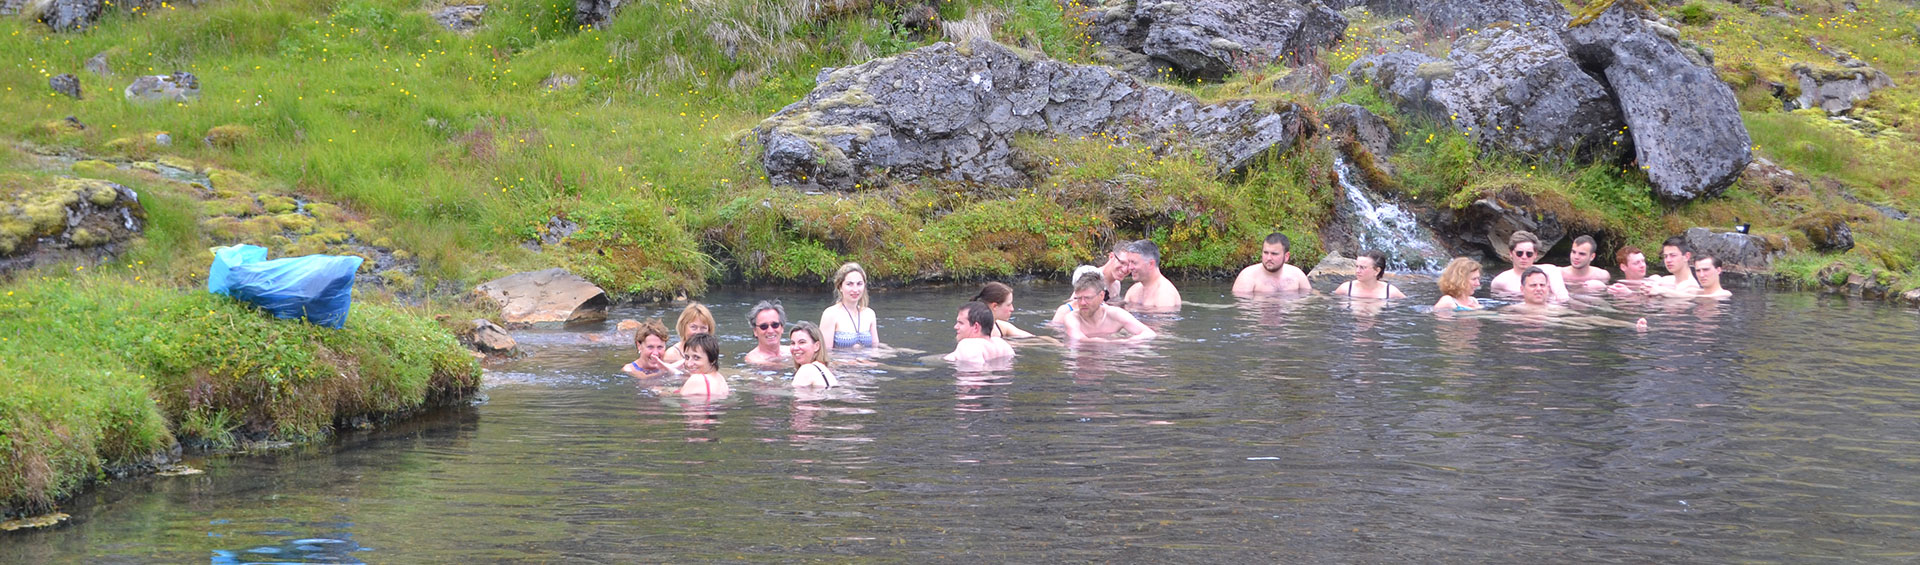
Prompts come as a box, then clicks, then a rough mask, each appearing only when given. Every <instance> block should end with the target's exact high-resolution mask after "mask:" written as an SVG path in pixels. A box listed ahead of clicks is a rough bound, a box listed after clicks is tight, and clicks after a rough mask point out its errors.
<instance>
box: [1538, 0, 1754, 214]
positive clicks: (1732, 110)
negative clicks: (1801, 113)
mask: <svg viewBox="0 0 1920 565" xmlns="http://www.w3.org/2000/svg"><path fill="white" fill-rule="evenodd" d="M1594 7H1595V8H1602V7H1604V8H1603V9H1601V10H1600V11H1599V12H1597V13H1595V14H1591V16H1592V17H1591V18H1583V19H1582V20H1580V21H1575V22H1573V23H1572V24H1570V25H1569V27H1568V28H1567V30H1566V31H1565V32H1563V33H1562V34H1561V38H1562V39H1563V40H1565V42H1566V45H1567V50H1568V51H1569V52H1570V53H1572V54H1573V56H1574V58H1575V59H1576V60H1579V61H1581V64H1582V67H1583V68H1586V69H1588V70H1589V71H1595V72H1597V73H1598V74H1599V76H1602V77H1604V78H1605V81H1606V84H1607V87H1608V88H1609V89H1610V90H1611V91H1612V92H1613V94H1614V100H1615V102H1617V103H1618V104H1619V105H1620V110H1621V112H1622V114H1623V116H1624V118H1625V121H1626V123H1627V126H1628V128H1629V132H1630V135H1632V137H1633V150H1634V156H1635V161H1636V162H1637V163H1639V165H1640V167H1641V168H1642V169H1643V170H1645V171H1646V173H1647V177H1648V179H1649V180H1650V181H1652V183H1653V187H1654V192H1655V194H1656V195H1657V196H1659V197H1661V198H1664V199H1668V200H1691V199H1694V198H1699V197H1703V196H1713V195H1716V194H1719V193H1720V191H1722V190H1725V189H1726V188H1727V186H1728V185H1731V184H1733V181H1734V179H1736V178H1738V177H1739V176H1740V173H1741V171H1743V170H1745V169H1746V166H1747V163H1748V162H1749V161H1752V159H1753V150H1752V146H1753V143H1752V140H1751V139H1750V138H1749V137H1748V136H1747V128H1746V125H1745V124H1744V123H1742V122H1741V121H1740V106H1739V103H1738V101H1737V100H1735V99H1734V96H1733V89H1731V88H1729V87H1728V86H1727V84H1726V83H1724V82H1721V81H1720V78H1719V77H1718V76H1717V75H1715V74H1714V72H1713V69H1712V68H1709V67H1703V66H1700V65H1696V64H1694V63H1693V62H1692V61H1690V60H1689V59H1688V58H1687V56H1686V55H1684V54H1682V53H1681V51H1680V49H1681V48H1680V47H1679V46H1678V45H1676V44H1674V43H1673V42H1672V41H1671V40H1669V39H1667V38H1664V37H1661V36H1660V35H1658V34H1656V33H1655V32H1654V31H1653V30H1652V29H1650V27H1649V26H1648V25H1647V21H1646V19H1644V18H1647V17H1653V16H1652V15H1651V14H1648V13H1646V12H1645V8H1643V7H1642V6H1641V4H1640V3H1639V2H1629V1H1609V2H1605V3H1599V2H1596V3H1595V4H1594Z"/></svg>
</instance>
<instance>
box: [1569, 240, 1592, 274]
mask: <svg viewBox="0 0 1920 565" xmlns="http://www.w3.org/2000/svg"><path fill="white" fill-rule="evenodd" d="M1567 263H1569V264H1571V265H1572V267H1573V268H1575V269H1585V268H1587V265H1588V264H1591V263H1593V245H1592V244H1587V243H1576V244H1574V245H1573V252H1572V253H1570V254H1568V258H1567Z"/></svg>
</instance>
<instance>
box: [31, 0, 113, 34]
mask: <svg viewBox="0 0 1920 565" xmlns="http://www.w3.org/2000/svg"><path fill="white" fill-rule="evenodd" d="M21 8H22V13H24V14H26V15H27V17H28V18H30V19H34V20H38V21H39V22H41V23H44V24H47V27H49V28H53V30H54V31H85V30H88V29H92V28H93V22H96V21H99V20H100V14H101V12H103V11H105V9H106V1H105V0H33V1H29V2H27V3H26V4H25V5H24V6H22V7H21Z"/></svg>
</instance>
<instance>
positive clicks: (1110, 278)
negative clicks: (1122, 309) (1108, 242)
mask: <svg viewBox="0 0 1920 565" xmlns="http://www.w3.org/2000/svg"><path fill="white" fill-rule="evenodd" d="M1132 247H1133V242H1132V241H1128V240H1124V239H1122V240H1120V241H1116V242H1113V248H1111V249H1108V250H1107V262H1106V263H1104V264H1102V265H1100V277H1101V278H1102V279H1103V280H1105V281H1107V284H1106V287H1105V290H1106V295H1107V298H1106V300H1107V302H1119V301H1120V300H1122V299H1124V298H1126V296H1127V294H1126V292H1124V291H1125V290H1126V286H1125V285H1126V279H1127V278H1129V277H1132V276H1133V268H1132V267H1130V266H1129V265H1131V263H1130V262H1129V261H1128V257H1129V256H1131V255H1132V254H1133V251H1132Z"/></svg>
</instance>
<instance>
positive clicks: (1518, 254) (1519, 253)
mask: <svg viewBox="0 0 1920 565" xmlns="http://www.w3.org/2000/svg"><path fill="white" fill-rule="evenodd" d="M1535 255H1539V253H1536V252H1533V251H1515V252H1513V256H1514V257H1532V256H1535Z"/></svg>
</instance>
